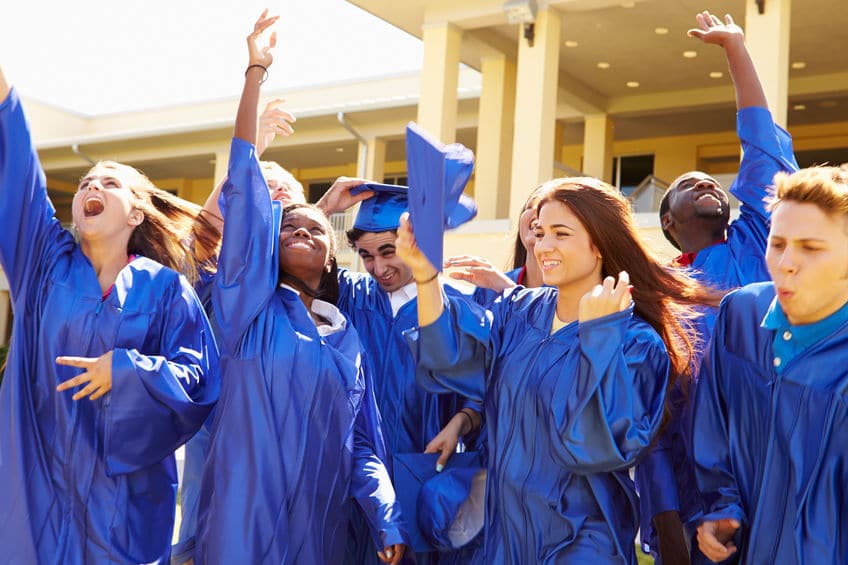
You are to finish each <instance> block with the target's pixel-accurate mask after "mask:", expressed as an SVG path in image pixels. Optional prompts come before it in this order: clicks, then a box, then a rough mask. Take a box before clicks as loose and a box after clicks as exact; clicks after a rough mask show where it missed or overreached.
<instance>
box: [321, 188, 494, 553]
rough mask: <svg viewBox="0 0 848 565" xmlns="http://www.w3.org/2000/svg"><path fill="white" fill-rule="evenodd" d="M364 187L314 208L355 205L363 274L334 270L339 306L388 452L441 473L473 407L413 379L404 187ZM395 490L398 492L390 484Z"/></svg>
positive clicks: (477, 420)
mask: <svg viewBox="0 0 848 565" xmlns="http://www.w3.org/2000/svg"><path fill="white" fill-rule="evenodd" d="M365 182H366V181H363V180H361V179H340V180H339V181H337V182H336V183H335V184H334V185H333V187H331V188H330V190H329V191H328V192H327V194H326V195H325V196H324V197H323V198H322V199H321V201H319V202H318V204H317V205H318V206H319V207H321V208H323V209H324V210H325V211H327V212H328V213H335V212H340V211H343V210H345V209H346V208H348V207H349V206H351V205H353V204H354V203H356V202H357V201H360V202H361V204H360V209H359V212H358V214H357V216H356V218H355V219H354V223H353V227H352V229H351V230H349V231H348V233H347V238H348V243H349V244H350V245H351V247H353V249H354V250H355V251H356V252H357V254H358V255H359V256H360V258H361V260H362V262H363V266H364V267H365V269H366V270H367V272H368V274H367V275H365V274H360V273H354V272H351V271H348V270H346V269H339V277H338V281H339V290H340V292H339V308H340V309H341V310H342V312H344V313H345V315H347V316H348V317H349V318H350V320H351V321H352V322H353V325H354V327H355V328H356V331H357V333H358V334H359V337H360V339H361V341H362V348H363V352H364V353H365V356H366V358H367V360H368V366H369V368H370V369H371V370H372V371H373V374H374V387H375V396H376V398H377V405H378V407H379V409H380V414H381V416H382V422H383V432H384V435H385V437H386V441H387V443H388V448H389V452H390V453H391V454H393V455H402V454H408V453H425V452H426V453H437V452H438V453H440V454H441V455H440V457H439V458H438V462H437V463H436V465H437V469H439V470H441V469H442V468H444V466H445V465H446V464H447V462H448V459H449V458H450V456H451V454H452V453H453V452H455V451H456V447H457V444H458V443H459V441H460V439H461V438H463V437H465V438H468V439H471V440H472V441H473V433H474V432H476V431H478V430H479V429H480V426H481V416H480V405H479V403H476V402H470V401H467V400H465V399H462V398H458V397H457V395H455V394H452V393H450V394H432V393H430V392H427V391H426V390H424V389H423V388H421V387H420V386H419V385H418V383H417V382H416V380H415V358H414V357H413V355H412V353H411V352H410V350H409V346H408V345H407V343H406V339H405V338H404V333H405V332H406V331H408V330H409V329H411V328H414V327H415V326H416V325H417V320H418V315H417V306H416V305H417V299H416V287H415V282H414V281H413V280H412V272H411V271H410V269H409V267H407V266H406V264H405V263H404V262H403V261H402V260H401V259H400V258H399V257H398V256H397V255H396V253H395V238H396V237H397V231H396V230H397V228H398V226H399V223H400V216H401V214H402V213H403V212H405V211H406V210H407V209H408V206H409V202H408V198H407V187H403V186H398V187H395V186H391V185H375V184H365ZM363 185H364V186H363ZM358 190H361V192H357V191H358ZM446 292H447V293H448V294H449V295H450V296H454V297H457V298H462V297H463V296H464V295H463V294H462V292H460V291H459V290H457V289H455V288H452V287H446ZM395 487H396V488H398V489H403V488H406V487H405V485H403V484H399V483H397V482H395ZM410 510H413V509H405V516H407V519H414V512H411V511H410ZM410 515H411V516H412V517H411V518H410ZM352 529H353V536H354V537H355V538H357V541H360V542H361V541H363V540H362V538H363V534H362V531H361V530H362V527H361V525H359V524H357V523H354V524H352ZM355 545H356V544H355ZM360 545H361V544H360ZM363 553H364V550H363V549H362V548H361V547H352V548H351V550H350V552H349V555H348V558H349V560H348V562H350V563H354V562H360V561H361V560H362V559H363ZM437 558H438V559H439V562H441V563H447V562H449V561H446V559H447V558H446V557H444V556H441V557H440V556H436V555H435V554H434V553H433V554H426V553H424V552H418V553H417V554H416V555H415V559H416V562H417V563H419V565H422V564H425V563H435V562H437V561H436V559H437ZM460 562H465V563H468V561H467V560H466V561H460Z"/></svg>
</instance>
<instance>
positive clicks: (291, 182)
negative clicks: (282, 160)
mask: <svg viewBox="0 0 848 565" xmlns="http://www.w3.org/2000/svg"><path fill="white" fill-rule="evenodd" d="M259 168H260V169H262V176H263V177H265V182H268V181H269V180H271V179H276V180H277V181H278V182H281V183H284V184H286V185H287V186H288V187H289V189H291V191H292V192H296V193H298V194H300V195H301V196H303V197H304V200H303V201H304V203H305V202H306V196H305V193H304V191H303V185H302V184H300V181H298V180H297V179H296V178H294V175H293V174H291V173H290V172H289V171H287V170H286V169H284V168H283V167H281V166H280V164H279V163H277V162H276V161H259Z"/></svg>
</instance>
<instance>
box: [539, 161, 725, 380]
mask: <svg viewBox="0 0 848 565" xmlns="http://www.w3.org/2000/svg"><path fill="white" fill-rule="evenodd" d="M548 202H561V203H563V204H565V205H566V206H568V207H569V209H570V210H571V211H572V212H573V213H574V214H575V215H576V216H577V217H578V219H579V220H580V222H581V223H582V224H583V226H585V228H586V231H587V232H588V233H589V236H590V237H591V240H592V243H593V244H594V245H595V247H596V248H597V249H598V252H599V253H600V255H601V258H602V268H601V276H602V277H608V276H611V277H617V276H618V273H620V272H621V271H627V273H628V274H629V275H630V282H631V284H632V285H633V302H634V305H635V312H636V314H638V315H639V317H641V318H642V319H643V320H645V322H647V323H648V324H649V325H650V326H651V327H652V328H654V330H656V332H657V333H658V334H659V335H660V337H661V338H662V340H663V343H665V346H666V349H667V350H668V355H669V358H670V359H671V378H670V379H669V388H671V387H672V386H674V384H675V382H677V380H678V379H680V378H681V377H686V378H685V379H684V380H683V382H682V383H681V384H682V388H683V389H684V391H685V390H686V385H687V383H688V381H689V378H688V377H689V376H690V375H691V365H692V360H693V358H694V354H695V351H696V349H698V348H700V347H701V346H702V344H701V343H700V340H699V337H698V335H697V333H696V332H695V326H694V322H695V321H696V319H697V318H698V317H699V316H700V315H701V314H700V312H699V310H698V306H703V305H708V306H716V305H718V302H719V301H720V300H721V296H722V295H721V294H720V293H719V292H717V291H715V290H713V289H712V288H709V287H706V286H704V285H702V284H700V283H698V282H697V281H696V280H695V279H693V278H692V277H690V276H689V275H687V274H686V273H684V272H683V271H681V270H679V269H675V268H671V267H668V266H666V265H664V264H663V263H662V262H661V261H660V260H659V259H658V258H657V257H656V256H655V255H654V253H653V252H652V251H651V250H650V249H649V248H648V246H647V245H646V244H645V243H644V242H643V241H642V238H641V237H640V236H639V232H638V230H637V228H636V224H635V222H634V221H633V215H632V213H631V211H630V205H629V204H628V202H627V200H626V199H625V198H624V196H622V195H621V193H620V192H619V191H618V190H617V189H615V188H614V187H612V186H610V185H608V184H607V183H605V182H603V181H600V180H598V179H595V178H590V177H574V178H564V179H554V180H552V181H549V182H547V183H545V184H544V185H543V186H542V194H541V196H540V199H539V203H538V205H537V207H536V211H537V213H538V212H539V210H541V208H542V206H544V205H545V204H546V203H548Z"/></svg>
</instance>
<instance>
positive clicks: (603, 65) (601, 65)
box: [598, 61, 610, 69]
mask: <svg viewBox="0 0 848 565" xmlns="http://www.w3.org/2000/svg"><path fill="white" fill-rule="evenodd" d="M598 68H599V69H608V68H610V64H609V63H607V62H606V61H599V62H598Z"/></svg>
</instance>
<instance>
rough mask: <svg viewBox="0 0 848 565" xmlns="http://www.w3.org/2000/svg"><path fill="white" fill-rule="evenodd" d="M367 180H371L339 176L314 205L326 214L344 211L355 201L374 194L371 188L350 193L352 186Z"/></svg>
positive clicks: (354, 186)
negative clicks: (357, 192)
mask: <svg viewBox="0 0 848 565" xmlns="http://www.w3.org/2000/svg"><path fill="white" fill-rule="evenodd" d="M367 182H371V181H368V180H365V179H355V178H348V177H339V178H337V179H336V182H334V183H333V186H331V187H330V189H329V190H327V192H325V193H324V196H322V197H321V199H320V200H318V202H317V203H316V204H315V205H316V206H317V207H318V208H319V209H320V210H321V211H322V212H324V213H325V214H326V215H328V216H329V215H330V214H335V213H336V212H344V211H345V210H347V209H348V208H350V207H351V206H353V205H354V204H356V203H357V202H362V201H363V200H365V199H367V198H371V197H372V196H374V192H373V191H371V190H363V191H362V192H360V193H359V194H351V193H350V190H351V189H352V188H356V187H357V186H361V185H363V184H365V183H367Z"/></svg>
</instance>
